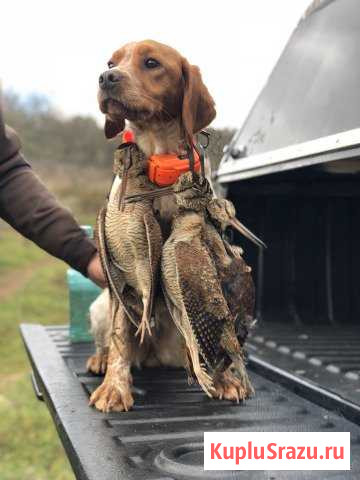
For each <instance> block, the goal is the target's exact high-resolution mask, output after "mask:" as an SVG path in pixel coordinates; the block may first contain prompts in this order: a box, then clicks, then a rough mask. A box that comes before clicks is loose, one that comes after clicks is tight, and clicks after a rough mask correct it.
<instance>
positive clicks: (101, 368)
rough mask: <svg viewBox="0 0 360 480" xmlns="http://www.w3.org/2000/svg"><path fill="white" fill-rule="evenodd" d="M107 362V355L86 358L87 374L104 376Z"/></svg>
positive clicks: (99, 354)
mask: <svg viewBox="0 0 360 480" xmlns="http://www.w3.org/2000/svg"><path fill="white" fill-rule="evenodd" d="M107 362H108V354H107V353H95V354H94V355H91V357H89V358H88V361H87V362H86V368H87V370H88V372H91V373H94V374H95V375H104V374H105V373H106V368H107Z"/></svg>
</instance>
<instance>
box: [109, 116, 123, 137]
mask: <svg viewBox="0 0 360 480" xmlns="http://www.w3.org/2000/svg"><path fill="white" fill-rule="evenodd" d="M124 128H125V119H124V118H123V117H120V116H119V117H118V116H117V117H113V116H109V115H106V117H105V126H104V133H105V137H106V138H114V137H116V135H117V134H118V133H120V132H122V131H123V130H124Z"/></svg>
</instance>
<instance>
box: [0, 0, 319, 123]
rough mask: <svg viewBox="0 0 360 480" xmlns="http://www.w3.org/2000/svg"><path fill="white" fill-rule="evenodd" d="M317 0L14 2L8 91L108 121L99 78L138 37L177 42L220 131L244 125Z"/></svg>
mask: <svg viewBox="0 0 360 480" xmlns="http://www.w3.org/2000/svg"><path fill="white" fill-rule="evenodd" d="M309 3H310V0H222V1H221V0H218V1H212V0H207V1H202V0H192V1H189V0H181V1H173V0H167V1H166V0H136V1H131V0H128V1H127V2H124V1H121V0H117V1H113V0H111V1H106V0H105V1H102V2H101V1H99V0H98V1H90V0H87V1H82V0H80V1H79V0H73V1H67V0H61V1H53V0H47V1H39V0H28V1H26V0H24V1H16V0H12V1H10V0H9V1H5V2H3V4H2V6H1V29H0V61H1V63H0V67H1V69H0V79H1V80H2V84H3V88H5V89H9V88H10V89H13V90H15V91H17V92H19V93H22V94H27V93H29V92H38V93H42V94H45V95H47V96H49V97H50V99H51V100H52V102H53V103H54V105H55V106H56V108H58V109H59V110H60V111H62V112H63V113H64V114H65V115H72V114H91V115H94V116H96V118H98V119H99V120H100V121H101V114H99V113H98V109H97V102H96V91H97V79H98V76H99V74H100V73H101V72H102V71H103V70H105V69H106V63H107V61H108V59H109V58H110V56H111V53H112V52H113V51H114V50H116V49H117V48H118V47H120V46H121V45H123V44H124V43H127V42H129V41H133V40H142V39H146V38H152V39H154V40H158V41H160V42H163V43H167V44H169V45H171V46H173V47H175V48H176V49H177V50H179V51H180V52H181V53H182V54H183V55H184V56H186V57H187V58H188V59H189V60H190V62H191V63H193V64H197V65H199V66H200V69H201V71H202V74H203V77H204V80H205V82H206V84H207V86H208V88H209V90H210V92H211V94H212V95H213V97H214V99H215V101H216V104H217V112H218V113H217V119H216V120H215V121H214V125H215V126H221V127H223V126H232V127H236V126H237V127H239V126H240V125H241V123H242V121H243V120H244V117H245V116H246V115H247V113H248V111H249V109H250V108H251V106H252V104H253V102H254V100H255V98H256V97H257V95H258V93H259V91H260V89H261V88H262V86H263V85H264V83H265V82H266V79H267V77H268V75H269V74H270V72H271V70H272V68H273V66H274V64H275V62H276V60H277V58H278V57H279V55H280V53H281V51H282V49H283V47H284V46H285V44H286V42H287V40H288V38H289V36H290V35H291V33H292V31H293V30H294V28H295V27H296V24H297V23H298V21H299V19H300V17H301V16H302V14H303V12H304V11H305V9H306V7H307V6H308V5H309Z"/></svg>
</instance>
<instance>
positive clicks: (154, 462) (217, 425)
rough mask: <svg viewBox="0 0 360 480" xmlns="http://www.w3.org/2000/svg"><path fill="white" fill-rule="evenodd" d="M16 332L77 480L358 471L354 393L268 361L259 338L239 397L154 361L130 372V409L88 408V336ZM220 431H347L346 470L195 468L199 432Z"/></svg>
mask: <svg viewBox="0 0 360 480" xmlns="http://www.w3.org/2000/svg"><path fill="white" fill-rule="evenodd" d="M21 333H22V337H23V340H24V343H25V347H26V350H27V353H28V356H29V360H30V363H31V366H32V371H33V381H34V387H35V390H36V392H37V395H38V397H39V398H40V399H42V400H44V401H45V402H46V404H47V406H48V408H49V410H50V412H51V415H52V417H53V420H54V424H55V426H56V428H57V431H58V433H59V436H60V438H61V441H62V443H63V446H64V448H65V451H66V453H67V455H68V457H69V460H70V462H71V465H72V468H73V470H74V473H75V476H76V478H77V479H81V480H98V479H101V480H120V479H124V480H130V479H131V480H138V479H139V480H140V479H141V480H144V479H149V480H185V479H198V478H203V479H209V480H210V479H220V478H221V479H224V480H228V479H229V480H230V479H232V480H236V479H239V480H240V479H254V480H255V479H263V480H265V479H273V480H281V479H286V480H292V479H299V480H300V479H301V480H302V479H324V478H326V479H334V480H335V479H337V480H340V479H341V480H344V479H346V480H347V479H358V478H360V427H359V423H360V409H359V405H358V404H357V403H356V401H354V400H355V399H354V398H352V399H350V398H349V399H344V398H342V397H341V396H340V395H338V394H337V393H336V392H334V391H329V390H327V389H326V388H323V387H320V386H319V385H318V384H316V382H312V381H309V380H308V379H307V378H305V377H301V376H297V375H294V374H293V373H292V372H291V371H285V370H283V369H282V368H280V367H279V366H276V365H274V364H272V363H269V362H268V361H267V359H266V355H265V354H264V351H265V353H266V348H265V350H264V351H263V350H262V345H260V344H262V343H264V342H261V339H260V341H259V338H258V339H257V340H255V341H254V340H252V341H251V342H250V351H251V352H254V353H252V354H251V355H250V357H249V372H250V376H251V379H252V382H253V384H254V386H255V389H256V396H255V397H254V398H252V399H249V400H247V401H246V402H243V403H240V404H234V403H231V402H224V401H219V400H212V399H209V398H207V397H206V396H205V395H204V394H203V393H202V391H201V390H200V389H199V388H198V387H197V386H189V385H188V384H187V379H186V376H185V373H184V371H182V370H178V369H157V368H154V369H145V370H142V371H134V394H135V406H134V408H133V410H131V411H130V412H126V413H110V414H103V413H100V412H98V411H96V410H95V409H93V408H90V407H89V406H88V400H89V395H90V394H91V392H92V391H93V390H94V389H95V388H96V387H97V386H98V385H99V384H100V382H101V381H102V377H96V376H93V375H91V374H89V373H87V372H86V368H85V363H86V359H87V357H88V356H89V355H90V354H91V353H92V352H93V350H94V346H93V344H91V343H85V344H84V343H83V344H71V343H70V342H69V339H68V328H67V327H65V326H64V327H62V326H59V327H43V326H41V325H22V326H21ZM257 335H258V336H260V337H261V335H260V334H257ZM260 347H261V348H260ZM256 350H259V352H258V353H259V355H257V351H256ZM225 430H229V431H308V432H312V431H329V432H331V431H336V432H341V431H350V432H351V471H350V472H336V471H328V472H326V473H325V472H321V471H317V472H316V471H315V472H297V471H276V472H270V471H267V472H263V471H238V472H216V471H214V472H211V471H204V470H203V466H202V465H203V444H202V442H203V432H204V431H225ZM324 473H325V475H324Z"/></svg>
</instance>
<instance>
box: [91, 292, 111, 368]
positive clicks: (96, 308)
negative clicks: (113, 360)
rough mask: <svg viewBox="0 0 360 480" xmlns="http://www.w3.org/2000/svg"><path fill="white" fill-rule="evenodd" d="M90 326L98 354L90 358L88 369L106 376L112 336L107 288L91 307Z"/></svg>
mask: <svg viewBox="0 0 360 480" xmlns="http://www.w3.org/2000/svg"><path fill="white" fill-rule="evenodd" d="M90 325H91V329H90V331H91V333H92V335H93V337H94V341H95V346H96V353H95V354H94V355H91V357H89V359H88V361H87V363H86V368H87V370H88V371H89V372H92V373H94V374H95V375H104V373H105V372H106V367H107V361H108V352H109V343H110V334H111V312H110V295H109V289H107V288H106V289H105V290H104V291H103V292H101V294H100V295H99V296H98V297H97V298H96V300H94V302H93V303H92V304H91V305H90Z"/></svg>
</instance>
